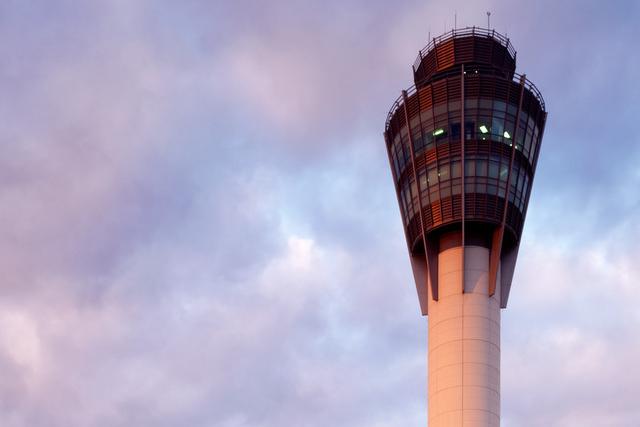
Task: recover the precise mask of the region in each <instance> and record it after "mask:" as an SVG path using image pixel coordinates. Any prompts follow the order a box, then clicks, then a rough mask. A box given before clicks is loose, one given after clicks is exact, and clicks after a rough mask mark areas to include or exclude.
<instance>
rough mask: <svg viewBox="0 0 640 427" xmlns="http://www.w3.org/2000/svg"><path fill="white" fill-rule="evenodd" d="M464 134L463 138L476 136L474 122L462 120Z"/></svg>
mask: <svg viewBox="0 0 640 427" xmlns="http://www.w3.org/2000/svg"><path fill="white" fill-rule="evenodd" d="M464 135H465V139H474V138H475V137H476V123H475V122H470V121H465V122H464Z"/></svg>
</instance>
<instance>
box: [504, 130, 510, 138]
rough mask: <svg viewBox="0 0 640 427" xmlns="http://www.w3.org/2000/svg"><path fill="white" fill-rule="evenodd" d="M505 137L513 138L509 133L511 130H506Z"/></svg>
mask: <svg viewBox="0 0 640 427" xmlns="http://www.w3.org/2000/svg"><path fill="white" fill-rule="evenodd" d="M504 137H505V138H511V135H509V132H507V131H506V130H505V131H504Z"/></svg>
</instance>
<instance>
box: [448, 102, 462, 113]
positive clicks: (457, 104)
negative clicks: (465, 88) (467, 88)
mask: <svg viewBox="0 0 640 427" xmlns="http://www.w3.org/2000/svg"><path fill="white" fill-rule="evenodd" d="M456 110H457V111H460V101H451V102H449V111H450V112H451V111H456Z"/></svg>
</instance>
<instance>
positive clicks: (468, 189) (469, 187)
mask: <svg viewBox="0 0 640 427" xmlns="http://www.w3.org/2000/svg"><path fill="white" fill-rule="evenodd" d="M464 186H465V193H475V190H476V188H475V187H476V184H475V183H474V182H465V183H464Z"/></svg>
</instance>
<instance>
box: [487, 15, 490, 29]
mask: <svg viewBox="0 0 640 427" xmlns="http://www.w3.org/2000/svg"><path fill="white" fill-rule="evenodd" d="M490 16H491V12H487V30H490V29H491V21H490V20H489V17H490Z"/></svg>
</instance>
